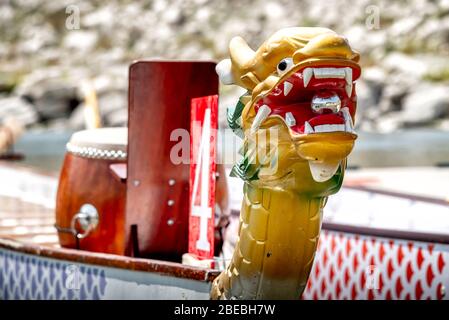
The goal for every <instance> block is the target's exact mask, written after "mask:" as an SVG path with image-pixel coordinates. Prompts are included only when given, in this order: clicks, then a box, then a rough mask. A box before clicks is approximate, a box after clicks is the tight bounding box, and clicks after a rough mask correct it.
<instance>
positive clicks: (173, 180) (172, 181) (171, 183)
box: [168, 179, 176, 186]
mask: <svg viewBox="0 0 449 320" xmlns="http://www.w3.org/2000/svg"><path fill="white" fill-rule="evenodd" d="M175 182H176V181H175V179H170V180H168V185H169V186H174V185H175Z"/></svg>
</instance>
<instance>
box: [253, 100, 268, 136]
mask: <svg viewBox="0 0 449 320" xmlns="http://www.w3.org/2000/svg"><path fill="white" fill-rule="evenodd" d="M270 113H271V109H270V107H269V106H267V105H266V104H264V105H262V106H261V107H260V108H259V111H257V114H256V117H255V118H254V121H253V124H252V125H251V133H254V132H256V131H257V129H259V127H260V125H261V124H262V122H264V121H265V119H266V118H268V116H269V115H270Z"/></svg>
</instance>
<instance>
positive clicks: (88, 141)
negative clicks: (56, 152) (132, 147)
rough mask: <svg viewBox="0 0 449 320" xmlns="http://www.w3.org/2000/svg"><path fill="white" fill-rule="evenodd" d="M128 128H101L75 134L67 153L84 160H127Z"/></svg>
mask: <svg viewBox="0 0 449 320" xmlns="http://www.w3.org/2000/svg"><path fill="white" fill-rule="evenodd" d="M127 145H128V128H126V127H125V128H123V127H122V128H100V129H90V130H83V131H78V132H75V133H74V134H73V135H72V137H71V138H70V141H69V143H67V152H69V153H72V154H74V155H76V156H79V157H83V158H95V159H111V160H112V159H119V160H123V159H126V149H127Z"/></svg>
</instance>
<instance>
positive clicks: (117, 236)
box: [56, 128, 127, 255]
mask: <svg viewBox="0 0 449 320" xmlns="http://www.w3.org/2000/svg"><path fill="white" fill-rule="evenodd" d="M126 148H127V128H103V129H93V130H85V131H80V132H77V133H75V134H74V135H73V136H72V138H71V139H70V142H69V143H68V144H67V152H66V155H65V159H64V164H63V167H62V170H61V176H60V179H59V186H58V193H57V201H56V228H57V229H58V236H59V241H60V244H61V246H62V247H66V248H77V249H82V250H87V251H95V252H104V253H114V254H121V255H123V254H124V251H125V239H124V238H125V200H126V183H125V182H123V181H121V180H120V179H119V178H118V177H115V176H114V174H113V172H112V170H111V168H110V166H111V165H112V164H117V163H125V161H126Z"/></svg>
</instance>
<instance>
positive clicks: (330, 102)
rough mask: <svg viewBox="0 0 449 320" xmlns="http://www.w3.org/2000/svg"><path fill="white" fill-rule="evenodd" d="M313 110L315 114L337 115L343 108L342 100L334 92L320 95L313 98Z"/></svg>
mask: <svg viewBox="0 0 449 320" xmlns="http://www.w3.org/2000/svg"><path fill="white" fill-rule="evenodd" d="M311 108H312V111H313V112H315V113H319V114H324V113H329V112H332V113H337V112H339V111H340V108H341V100H340V98H339V97H338V95H337V94H336V93H334V92H332V93H331V94H329V93H318V94H316V95H315V96H314V97H313V98H312V103H311Z"/></svg>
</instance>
